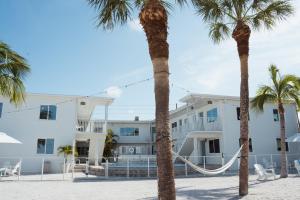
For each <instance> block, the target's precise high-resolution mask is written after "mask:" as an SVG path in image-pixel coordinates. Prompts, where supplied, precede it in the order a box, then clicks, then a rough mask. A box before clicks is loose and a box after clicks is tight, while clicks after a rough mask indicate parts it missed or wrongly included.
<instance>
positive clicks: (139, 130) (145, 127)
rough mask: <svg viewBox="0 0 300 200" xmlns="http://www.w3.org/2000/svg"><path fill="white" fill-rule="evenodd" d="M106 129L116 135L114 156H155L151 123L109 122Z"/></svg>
mask: <svg viewBox="0 0 300 200" xmlns="http://www.w3.org/2000/svg"><path fill="white" fill-rule="evenodd" d="M107 127H108V128H109V129H111V130H112V131H113V133H114V134H115V135H117V136H118V137H117V142H118V144H117V148H116V149H115V155H118V156H121V155H124V156H130V155H152V154H155V149H154V148H155V146H154V143H155V140H154V138H153V136H154V131H155V128H154V123H153V121H140V120H139V119H138V117H136V119H135V120H109V121H108V123H107Z"/></svg>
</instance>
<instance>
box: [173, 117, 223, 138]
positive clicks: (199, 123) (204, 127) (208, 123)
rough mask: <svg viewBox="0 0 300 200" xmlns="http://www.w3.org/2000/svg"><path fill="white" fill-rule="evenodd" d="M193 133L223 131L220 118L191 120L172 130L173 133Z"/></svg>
mask: <svg viewBox="0 0 300 200" xmlns="http://www.w3.org/2000/svg"><path fill="white" fill-rule="evenodd" d="M191 131H222V123H221V119H220V118H219V117H201V118H197V119H195V120H194V119H189V120H188V121H186V123H183V124H182V125H179V124H177V127H175V128H172V132H173V133H176V132H178V133H185V134H186V133H188V132H191Z"/></svg>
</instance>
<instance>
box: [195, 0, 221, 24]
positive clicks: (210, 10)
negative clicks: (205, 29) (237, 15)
mask: <svg viewBox="0 0 300 200" xmlns="http://www.w3.org/2000/svg"><path fill="white" fill-rule="evenodd" d="M194 5H195V8H196V12H197V14H199V15H201V16H202V18H203V20H204V21H205V22H208V23H211V22H213V21H223V18H224V15H225V13H224V12H223V7H222V4H221V2H220V1H218V0H198V1H195V3H194Z"/></svg>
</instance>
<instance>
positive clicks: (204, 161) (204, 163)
mask: <svg viewBox="0 0 300 200" xmlns="http://www.w3.org/2000/svg"><path fill="white" fill-rule="evenodd" d="M205 158H206V156H203V168H204V169H206V168H205V165H206V159H205ZM203 175H204V176H205V174H203Z"/></svg>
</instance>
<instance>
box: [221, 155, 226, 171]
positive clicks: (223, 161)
mask: <svg viewBox="0 0 300 200" xmlns="http://www.w3.org/2000/svg"><path fill="white" fill-rule="evenodd" d="M221 162H222V167H223V166H224V163H225V160H224V155H223V153H222V156H221ZM225 171H226V170H225ZM225 171H224V172H223V174H225Z"/></svg>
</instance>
